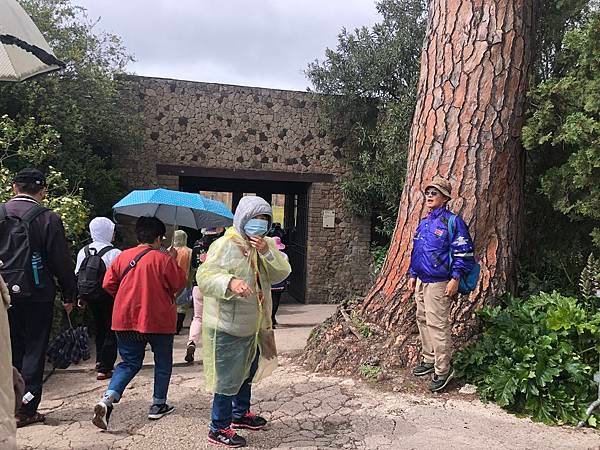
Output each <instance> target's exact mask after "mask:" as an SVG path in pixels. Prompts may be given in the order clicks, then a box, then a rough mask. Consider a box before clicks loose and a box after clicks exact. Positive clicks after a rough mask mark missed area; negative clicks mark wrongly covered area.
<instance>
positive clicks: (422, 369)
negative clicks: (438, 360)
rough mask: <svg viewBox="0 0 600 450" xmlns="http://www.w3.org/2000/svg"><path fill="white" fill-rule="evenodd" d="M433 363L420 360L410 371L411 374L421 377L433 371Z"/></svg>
mask: <svg viewBox="0 0 600 450" xmlns="http://www.w3.org/2000/svg"><path fill="white" fill-rule="evenodd" d="M433 371H434V368H433V363H426V362H425V361H421V364H419V365H418V366H417V367H415V368H414V369H413V371H412V373H413V375H414V376H416V377H422V376H425V375H427V374H429V373H433Z"/></svg>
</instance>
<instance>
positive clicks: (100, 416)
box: [92, 402, 113, 430]
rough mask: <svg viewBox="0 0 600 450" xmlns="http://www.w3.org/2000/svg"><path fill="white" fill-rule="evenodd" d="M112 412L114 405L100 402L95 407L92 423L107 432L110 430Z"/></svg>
mask: <svg viewBox="0 0 600 450" xmlns="http://www.w3.org/2000/svg"><path fill="white" fill-rule="evenodd" d="M112 410H113V406H112V405H107V404H106V403H104V402H98V403H97V404H96V406H94V418H93V419H92V423H93V424H94V425H96V426H97V427H98V428H101V429H103V430H106V429H107V428H108V421H109V420H110V415H111V413H112Z"/></svg>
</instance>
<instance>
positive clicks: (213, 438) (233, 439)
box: [208, 428, 246, 448]
mask: <svg viewBox="0 0 600 450" xmlns="http://www.w3.org/2000/svg"><path fill="white" fill-rule="evenodd" d="M208 442H210V443H211V444H217V445H223V446H225V447H230V448H237V447H245V446H246V439H244V438H243V437H242V436H240V435H239V434H237V433H236V432H235V431H234V430H232V429H231V428H225V429H223V430H219V431H216V432H215V431H209V432H208Z"/></svg>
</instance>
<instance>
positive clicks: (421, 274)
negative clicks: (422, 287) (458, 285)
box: [409, 206, 475, 283]
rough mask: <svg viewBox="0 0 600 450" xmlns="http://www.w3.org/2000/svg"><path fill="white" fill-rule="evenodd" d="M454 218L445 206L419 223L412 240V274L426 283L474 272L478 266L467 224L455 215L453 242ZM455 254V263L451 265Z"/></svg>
mask: <svg viewBox="0 0 600 450" xmlns="http://www.w3.org/2000/svg"><path fill="white" fill-rule="evenodd" d="M453 215H455V214H454V213H452V212H450V211H449V210H448V209H446V208H445V207H444V206H442V207H440V208H436V209H434V210H433V211H431V212H430V213H429V214H428V215H427V217H425V218H424V219H423V220H421V222H420V223H419V226H418V227H417V231H416V232H415V236H414V238H413V250H412V255H411V259H410V268H409V273H410V276H411V277H415V278H419V279H420V280H421V281H422V282H424V283H437V282H440V281H449V280H450V279H451V278H460V277H462V276H463V275H466V274H467V273H469V272H470V271H471V269H472V268H473V266H474V264H475V259H474V257H473V241H472V240H471V236H470V235H469V229H468V228H467V224H466V223H465V222H464V220H462V219H461V218H460V216H458V215H456V218H455V220H454V229H453V233H454V236H453V238H454V239H453V240H452V242H450V237H449V235H448V221H449V219H450V217H451V216H453ZM450 252H452V264H450Z"/></svg>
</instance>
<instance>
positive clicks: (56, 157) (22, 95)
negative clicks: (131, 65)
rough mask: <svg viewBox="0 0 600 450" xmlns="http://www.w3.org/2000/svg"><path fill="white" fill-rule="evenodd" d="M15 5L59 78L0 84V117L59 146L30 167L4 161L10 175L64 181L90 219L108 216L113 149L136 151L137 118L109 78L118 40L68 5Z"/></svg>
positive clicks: (41, 0) (125, 57)
mask: <svg viewBox="0 0 600 450" xmlns="http://www.w3.org/2000/svg"><path fill="white" fill-rule="evenodd" d="M20 3H21V5H22V6H23V7H24V8H25V9H26V10H27V12H28V13H29V14H30V15H31V17H32V18H33V20H34V22H35V23H36V25H37V26H38V28H39V29H40V30H41V32H42V34H43V35H44V36H45V38H46V40H47V41H48V43H49V44H50V46H51V47H52V48H53V50H54V52H55V54H56V56H57V57H58V58H59V59H61V60H63V61H65V62H66V64H67V66H66V68H65V69H64V70H62V71H60V72H56V73H52V74H47V75H43V76H39V77H36V78H34V79H32V80H28V81H26V82H23V83H2V84H0V116H2V115H4V116H6V117H8V118H9V119H11V120H13V121H14V123H15V125H16V127H17V128H19V127H23V129H31V127H30V126H29V128H27V127H28V124H31V121H33V123H34V124H37V125H40V126H42V127H50V128H51V129H52V130H54V132H56V134H57V139H58V141H59V143H60V146H59V147H58V149H57V150H56V151H53V152H49V153H48V154H47V155H45V157H44V158H42V159H40V160H37V161H28V160H26V159H23V158H8V159H5V161H4V165H5V168H7V169H10V170H17V169H20V168H22V167H23V166H24V165H29V164H31V163H32V162H35V163H36V164H37V165H38V166H41V168H42V169H48V167H50V166H52V167H54V168H56V169H57V170H58V171H60V172H62V173H64V174H67V175H68V186H69V188H70V189H75V188H77V187H85V189H84V195H85V198H86V199H87V200H88V202H89V204H90V205H91V207H92V209H93V210H94V211H95V212H97V213H105V214H106V213H107V212H108V211H109V210H110V205H111V204H112V202H113V200H114V198H115V196H117V195H118V191H119V181H118V179H117V178H116V177H115V175H114V174H113V173H112V171H111V155H112V152H113V150H114V149H115V148H119V147H125V146H127V147H133V146H137V145H139V142H140V140H139V134H138V128H137V126H138V125H137V124H138V121H137V116H136V114H135V112H134V111H133V108H132V103H131V102H130V99H128V98H127V97H126V96H124V95H123V93H122V92H121V91H120V89H119V86H120V83H121V82H120V81H118V80H117V79H116V78H115V76H116V75H117V74H119V73H122V72H123V71H124V70H125V67H126V65H127V63H128V62H129V61H131V56H130V55H129V54H128V52H127V51H126V49H125V47H124V46H123V44H122V42H121V40H120V39H119V37H118V36H116V35H113V34H109V33H103V32H99V31H97V30H96V28H95V26H96V22H93V21H91V20H89V18H88V17H87V16H86V14H85V10H84V9H83V8H80V7H78V6H75V5H74V4H72V3H71V1H70V0H21V1H20Z"/></svg>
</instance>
